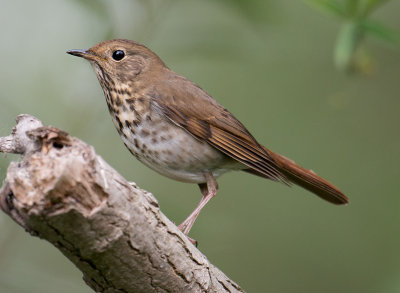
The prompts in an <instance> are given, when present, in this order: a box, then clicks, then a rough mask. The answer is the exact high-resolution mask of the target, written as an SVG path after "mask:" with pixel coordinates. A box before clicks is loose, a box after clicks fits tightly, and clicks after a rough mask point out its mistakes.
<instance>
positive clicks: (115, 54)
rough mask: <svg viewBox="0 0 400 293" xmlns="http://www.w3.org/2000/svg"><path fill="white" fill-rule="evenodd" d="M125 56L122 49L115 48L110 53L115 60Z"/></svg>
mask: <svg viewBox="0 0 400 293" xmlns="http://www.w3.org/2000/svg"><path fill="white" fill-rule="evenodd" d="M124 57H125V53H124V51H122V50H116V51H114V52H113V53H112V58H113V59H114V60H115V61H120V60H121V59H122V58H124Z"/></svg>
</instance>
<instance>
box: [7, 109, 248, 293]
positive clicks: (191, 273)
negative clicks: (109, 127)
mask: <svg viewBox="0 0 400 293" xmlns="http://www.w3.org/2000/svg"><path fill="white" fill-rule="evenodd" d="M0 151H1V152H5V153H17V154H22V155H23V159H22V161H21V162H12V163H11V164H10V166H9V168H8V171H7V176H6V180H5V182H4V185H3V187H2V189H1V190H0V208H1V209H2V210H3V211H4V212H5V213H7V214H8V215H10V217H11V218H13V219H14V220H15V221H16V222H17V223H18V224H20V225H21V226H22V227H24V228H25V229H26V230H27V231H28V232H29V233H31V234H32V235H35V236H38V237H40V238H43V239H46V240H47V241H49V242H50V243H52V244H53V245H55V246H56V247H57V248H58V249H59V250H61V252H62V253H63V254H64V255H65V256H66V257H68V258H69V259H70V260H71V261H72V262H73V263H74V264H75V265H76V266H77V267H78V268H79V269H80V270H81V271H82V273H83V277H84V280H85V281H86V283H87V284H88V285H89V286H90V287H91V288H92V289H93V290H95V291H97V292H113V293H114V292H125V293H126V292H244V291H242V290H241V288H240V287H239V286H238V285H236V284H235V283H234V282H233V281H231V280H230V279H229V278H228V277H226V276H225V275H224V273H222V272H221V271H220V270H218V269H217V268H216V267H214V266H213V265H212V264H210V263H209V261H208V260H207V258H206V257H205V256H204V255H203V254H202V253H201V252H200V251H199V250H198V249H197V248H196V247H194V246H193V245H192V244H191V243H190V241H189V240H188V239H187V238H186V236H185V235H184V234H182V233H181V232H180V231H179V229H178V228H177V227H176V226H175V225H174V224H173V223H172V222H171V221H169V220H168V219H167V218H166V217H165V216H164V215H163V214H162V213H161V212H160V209H159V207H158V203H157V201H156V199H155V198H154V197H153V195H152V194H150V193H149V192H147V191H145V190H142V189H140V188H139V187H137V186H135V185H130V184H129V183H128V182H127V181H126V180H125V179H124V178H123V177H122V176H121V175H119V174H118V173H117V172H116V171H115V170H114V169H112V168H111V167H110V166H109V165H108V164H107V163H106V162H105V161H104V160H103V159H102V158H101V157H99V156H97V155H96V153H95V151H94V149H93V147H91V146H89V145H87V144H85V143H84V142H82V141H80V140H78V139H76V138H73V137H70V136H69V135H68V134H67V133H65V132H64V131H61V130H59V129H57V128H53V127H44V126H43V125H42V123H41V122H40V121H39V120H38V119H36V118H35V117H32V116H29V115H19V116H18V117H17V125H16V126H15V127H14V128H13V131H12V133H11V135H10V136H7V137H2V138H0Z"/></svg>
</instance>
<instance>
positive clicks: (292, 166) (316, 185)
mask: <svg viewBox="0 0 400 293" xmlns="http://www.w3.org/2000/svg"><path fill="white" fill-rule="evenodd" d="M264 149H265V151H266V152H267V153H268V155H269V156H270V157H271V158H272V159H273V160H274V161H275V164H276V166H277V167H278V169H279V171H281V172H282V173H283V174H284V175H285V176H286V178H287V179H288V181H290V182H293V183H294V184H297V185H299V186H301V187H303V188H305V189H307V190H309V191H311V192H312V193H314V194H316V195H318V196H319V197H321V198H323V199H325V200H327V201H329V202H331V203H333V204H338V205H339V204H346V203H348V202H349V200H348V198H347V196H346V195H344V194H343V192H341V191H340V190H339V189H338V188H337V187H336V186H334V185H333V184H332V183H330V182H328V181H327V180H325V179H323V178H321V177H319V176H318V175H317V174H316V173H315V172H314V171H311V170H307V169H305V168H303V167H300V166H299V165H297V164H296V163H295V162H294V161H292V160H290V159H288V158H286V157H284V156H282V155H279V154H277V153H274V152H272V151H270V150H268V149H267V148H265V147H264ZM244 171H246V172H249V173H252V174H255V175H258V176H261V177H264V176H263V174H259V173H258V172H257V171H256V170H254V169H245V170H244Z"/></svg>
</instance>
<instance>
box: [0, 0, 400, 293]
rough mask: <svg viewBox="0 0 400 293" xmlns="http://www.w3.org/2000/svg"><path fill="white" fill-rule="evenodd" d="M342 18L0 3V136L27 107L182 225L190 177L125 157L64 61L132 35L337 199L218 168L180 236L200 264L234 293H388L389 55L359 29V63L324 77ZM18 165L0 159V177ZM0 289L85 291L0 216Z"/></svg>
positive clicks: (81, 80) (393, 110) (394, 147)
mask: <svg viewBox="0 0 400 293" xmlns="http://www.w3.org/2000/svg"><path fill="white" fill-rule="evenodd" d="M350 1H352V0H350ZM342 2H343V1H342ZM353 2H355V1H353ZM399 11H400V1H396V0H393V1H388V2H386V3H384V5H382V6H381V7H379V9H377V10H376V11H374V14H373V15H372V18H373V19H377V20H381V21H383V22H384V23H385V24H386V25H388V26H389V27H392V28H393V29H395V30H396V29H399V28H400V17H399ZM341 25H342V22H341V21H340V20H338V19H335V18H334V17H331V16H329V15H328V14H325V13H323V12H321V11H318V10H315V9H313V8H312V7H310V6H309V5H307V3H306V2H305V1H288V0H285V1H282V0H281V1H278V0H269V1H261V0H260V1H256V0H251V1H250V0H249V1H239V0H236V1H233V0H224V1H222V0H221V1H212V0H204V1H195V0H186V1H183V0H181V1H173V0H169V1H168V0H163V1H162V0H159V1H155V0H149V1H144V0H142V1H139V0H137V1H133V0H132V1H128V0H120V1H106V0H104V1H90V0H75V1H67V0H57V1H53V0H44V1H27V0H25V1H11V0H0V37H1V38H0V64H1V67H0V88H1V92H0V135H1V136H5V135H8V134H9V133H10V130H11V128H12V127H13V125H14V120H15V117H16V115H17V114H20V113H29V114H32V115H35V116H37V117H38V118H40V119H41V120H42V121H43V122H44V123H45V124H46V125H53V126H56V127H59V128H61V129H63V130H66V131H68V132H69V133H70V134H71V135H73V136H76V137H78V138H80V139H82V140H84V141H86V142H87V143H89V144H91V145H93V146H94V147H95V148H96V151H97V153H98V154H99V155H101V156H102V157H103V158H104V159H105V160H106V161H108V162H109V163H110V164H111V165H112V166H113V167H114V168H115V169H117V170H118V171H119V172H120V173H121V174H123V175H124V176H125V178H127V179H128V180H131V181H135V182H136V183H137V184H138V185H139V186H140V187H142V188H144V189H147V190H149V191H151V192H152V193H153V194H154V195H155V196H156V197H157V199H158V201H159V203H160V206H161V209H162V211H163V212H164V213H165V214H166V215H167V216H168V217H169V218H170V219H171V220H173V221H174V222H177V223H179V222H181V221H182V220H183V219H184V218H185V217H186V216H187V215H188V214H189V213H190V212H191V211H192V209H193V208H194V207H195V206H196V205H197V203H198V201H199V200H200V192H199V190H198V188H197V186H195V185H190V184H184V183H179V182H175V181H172V180H170V179H167V178H164V177H162V176H161V175H158V174H156V173H155V172H153V171H152V170H150V169H148V168H147V167H144V166H143V165H141V164H140V163H139V162H137V161H136V160H135V158H134V157H132V156H131V155H130V153H129V152H128V151H127V150H126V149H125V148H124V146H123V144H122V142H121V140H120V138H119V137H118V134H117V132H116V131H115V129H114V126H113V125H112V122H111V119H110V117H109V114H108V110H107V107H106V104H105V101H104V97H103V93H102V91H101V88H100V86H99V84H98V82H97V79H96V77H95V74H94V73H93V70H92V68H90V65H89V64H88V63H87V62H84V61H83V60H80V59H77V58H74V57H72V56H69V55H67V54H65V51H66V50H68V49H75V48H89V47H91V46H92V45H94V44H96V43H97V42H99V41H101V40H104V39H110V38H116V37H119V38H128V39H133V40H136V41H139V42H141V43H144V44H146V45H147V46H148V47H150V48H151V49H152V50H154V51H155V52H156V53H158V54H159V55H160V56H161V58H162V59H163V60H164V61H165V62H166V64H168V66H169V67H170V68H172V69H173V70H175V71H177V72H178V73H180V74H182V75H184V76H187V77H188V78H190V79H191V80H193V81H195V82H196V83H198V84H199V85H201V86H202V87H203V88H204V89H206V91H208V92H209V93H210V94H211V95H212V96H213V97H214V98H216V99H217V100H218V101H219V102H220V103H221V104H223V105H224V106H225V107H227V108H228V109H229V110H230V111H231V112H232V113H234V114H235V116H236V117H237V118H239V119H240V120H241V121H242V122H243V123H244V124H245V125H246V126H247V128H248V129H249V130H250V131H251V132H252V133H253V134H254V136H255V137H257V138H258V140H259V141H260V142H261V143H263V144H264V145H266V146H267V147H269V148H271V149H272V150H274V151H277V152H279V153H281V154H284V155H286V156H288V157H290V158H292V159H294V160H296V162H298V163H300V164H302V165H303V166H304V167H307V168H312V169H313V170H315V171H316V172H318V173H319V174H320V175H323V176H324V177H326V178H327V179H329V180H331V181H332V182H334V183H335V184H336V185H338V186H339V187H340V188H341V189H342V190H343V191H344V192H345V193H346V194H347V195H348V196H349V197H350V200H351V203H350V205H348V206H340V207H338V206H333V205H330V204H328V203H326V202H324V201H322V200H320V199H319V198H317V197H315V196H313V195H311V194H310V193H308V192H306V191H304V190H302V189H300V188H297V187H294V188H291V189H290V188H288V187H286V186H284V185H280V184H276V183H273V182H270V181H267V180H263V179H261V178H258V177H255V176H251V175H248V174H245V173H230V174H227V175H224V176H223V177H221V178H220V179H219V185H220V191H219V193H218V195H217V197H216V198H215V199H213V200H212V202H211V203H210V204H209V205H208V206H207V207H206V208H205V209H204V210H203V212H202V214H201V215H200V217H199V219H198V221H197V222H196V225H195V226H194V228H193V230H192V232H191V236H192V237H193V238H195V239H197V240H198V241H199V243H200V245H199V249H200V250H201V251H202V252H203V253H204V254H205V255H207V257H208V258H209V260H210V261H211V262H212V263H213V264H215V265H216V266H218V267H219V268H220V269H221V270H223V271H224V272H225V273H226V274H227V275H228V276H229V277H231V278H232V279H233V280H235V281H236V282H237V283H238V284H239V285H240V286H242V288H243V289H244V290H246V291H247V292H285V293H286V292H296V293H301V292H324V293H329V292H332V293H333V292H335V293H336V292H363V293H369V292H379V293H395V292H400V256H399V249H400V192H399V181H400V176H399V175H400V172H399V165H400V151H399V150H400V131H399V130H400V115H399V109H400V95H399V92H400V54H399V50H398V47H396V45H391V44H389V43H388V42H381V41H378V40H375V39H373V38H369V37H368V38H365V39H364V40H363V52H364V53H363V54H364V55H365V56H366V58H364V59H363V60H364V61H362V62H361V63H362V65H363V66H362V69H361V70H359V72H358V73H353V74H349V73H345V72H343V71H341V70H338V69H337V68H335V65H334V62H333V55H334V53H333V51H334V48H335V46H336V37H337V35H338V32H339V30H340V27H341ZM365 52H366V53H365ZM17 159H19V158H18V157H17V156H13V155H8V156H7V157H3V156H2V157H1V159H0V179H1V180H3V179H4V176H5V173H6V169H7V166H8V164H9V162H10V161H11V160H17ZM0 291H1V292H2V293H3V292H4V293H21V292H32V293H33V292H60V293H63V292H82V293H83V292H91V289H89V287H87V286H86V285H85V284H84V282H83V281H82V279H81V273H80V272H79V271H78V270H77V269H76V268H75V267H74V266H73V265H72V264H71V263H70V262H69V261H68V260H67V259H66V258H65V257H64V256H63V255H62V254H61V253H60V252H59V251H58V250H57V249H55V248H54V247H52V246H51V245H49V244H48V243H47V242H45V241H43V240H39V239H38V238H34V237H31V236H30V235H28V234H27V233H25V232H24V231H23V229H21V227H19V226H18V225H16V224H15V223H14V222H12V221H11V220H10V219H9V217H7V216H6V215H4V214H3V213H0Z"/></svg>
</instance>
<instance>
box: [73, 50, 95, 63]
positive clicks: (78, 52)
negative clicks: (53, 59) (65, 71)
mask: <svg viewBox="0 0 400 293" xmlns="http://www.w3.org/2000/svg"><path fill="white" fill-rule="evenodd" d="M67 53H68V54H71V55H73V56H78V57H82V58H85V59H87V60H96V58H98V57H97V56H96V55H94V54H93V52H91V51H90V50H81V49H74V50H69V51H67Z"/></svg>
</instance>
